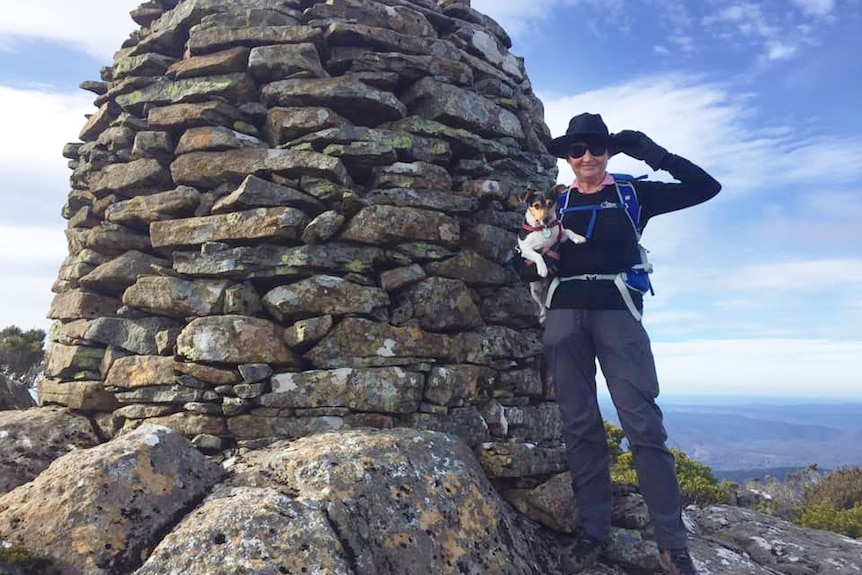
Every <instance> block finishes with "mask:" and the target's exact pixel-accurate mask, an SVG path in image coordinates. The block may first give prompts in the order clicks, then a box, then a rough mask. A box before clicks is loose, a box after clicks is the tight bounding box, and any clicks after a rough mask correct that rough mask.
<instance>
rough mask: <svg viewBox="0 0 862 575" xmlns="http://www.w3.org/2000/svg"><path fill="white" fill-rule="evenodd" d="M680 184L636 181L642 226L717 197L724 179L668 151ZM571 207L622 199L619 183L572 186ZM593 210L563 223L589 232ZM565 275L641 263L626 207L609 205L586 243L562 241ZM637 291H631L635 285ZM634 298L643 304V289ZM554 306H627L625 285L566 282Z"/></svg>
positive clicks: (667, 164)
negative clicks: (589, 190) (593, 188)
mask: <svg viewBox="0 0 862 575" xmlns="http://www.w3.org/2000/svg"><path fill="white" fill-rule="evenodd" d="M660 167H661V169H663V170H666V171H667V172H669V173H670V175H672V176H673V177H674V178H675V179H677V180H678V183H666V182H651V181H644V180H639V181H635V182H633V185H634V187H635V191H636V193H637V196H638V202H639V204H640V207H641V226H642V227H643V226H645V225H646V223H647V222H648V221H649V219H650V218H652V217H653V216H657V215H659V214H666V213H668V212H673V211H676V210H681V209H683V208H688V207H691V206H695V205H697V204H700V203H703V202H705V201H706V200H708V199H710V198H712V197H714V196H715V195H716V194H718V192H719V191H720V190H721V184H719V183H718V181H716V180H715V178H713V177H712V176H710V175H709V174H707V173H706V172H705V171H704V170H703V169H701V168H700V167H698V166H696V165H695V164H693V163H692V162H690V161H688V160H686V159H685V158H682V157H680V156H676V155H674V154H668V155H667V156H665V158H664V160H662V163H661V166H660ZM569 196H570V197H569V200H568V207H570V208H571V207H574V206H590V205H598V204H601V203H603V202H611V203H619V196H618V195H617V191H616V187H615V186H614V185H606V186H605V187H604V188H602V189H601V190H600V191H599V192H597V193H594V194H582V193H580V192H579V191H578V190H577V188H572V189H570V190H569ZM591 217H592V211H591V210H584V211H575V212H569V213H566V214H564V216H563V225H564V226H565V227H566V228H568V229H570V230H572V231H573V232H575V233H577V234H581V235H586V231H587V227H588V226H589V222H590V218H591ZM559 253H560V261H559V264H558V267H557V275H558V276H559V277H567V276H577V275H581V274H616V273H619V272H622V271H625V270H628V269H629V268H631V267H632V265H634V264H636V263H639V262H640V257H639V254H638V245H637V238H636V235H635V231H634V228H633V227H632V224H631V221H630V220H629V218H628V215H627V213H626V211H625V210H624V209H604V210H598V211H597V212H596V220H595V223H594V227H593V230H592V236H591V237H590V239H589V241H587V242H586V243H584V244H573V243H571V242H564V243H563V244H561V245H560V246H559ZM630 291H631V290H630ZM631 293H632V299H633V300H634V302H635V305H636V306H637V308H638V309H639V310H642V309H643V301H642V296H641V294H640V293H637V292H635V291H632V292H631ZM551 308H585V309H626V304H625V302H624V301H623V299H622V296H621V295H620V292H619V290H618V289H617V287H616V286H615V285H614V283H613V282H612V281H609V280H576V281H567V282H561V283H560V285H559V287H558V288H557V290H556V292H555V293H554V297H553V300H552V302H551Z"/></svg>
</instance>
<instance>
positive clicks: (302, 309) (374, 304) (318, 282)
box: [263, 275, 389, 323]
mask: <svg viewBox="0 0 862 575" xmlns="http://www.w3.org/2000/svg"><path fill="white" fill-rule="evenodd" d="M263 303H264V305H265V306H266V308H267V309H268V310H269V312H270V313H271V314H272V315H273V316H275V317H276V318H277V319H278V320H279V321H281V322H291V323H292V322H293V321H295V320H297V319H301V318H303V317H308V316H309V315H311V316H317V315H323V314H329V315H333V316H339V315H347V314H365V315H374V314H376V313H380V311H381V308H386V307H387V306H388V305H389V296H388V295H387V294H386V292H385V291H384V290H382V289H380V288H377V287H366V286H361V285H358V284H355V283H352V282H349V281H347V280H344V279H342V278H340V277H336V276H328V275H317V276H314V277H311V278H308V279H304V280H301V281H298V282H296V283H292V284H289V285H282V286H278V287H276V288H274V289H272V290H270V291H269V292H267V293H266V294H264V296H263Z"/></svg>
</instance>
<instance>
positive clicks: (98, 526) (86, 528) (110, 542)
mask: <svg viewBox="0 0 862 575" xmlns="http://www.w3.org/2000/svg"><path fill="white" fill-rule="evenodd" d="M116 522H124V520H123V519H121V518H119V517H117V518H116ZM112 523H113V522H112ZM112 527H114V525H109V526H108V529H106V528H105V522H101V521H100V522H98V523H92V524H90V525H82V526H80V527H76V528H74V529H72V532H71V544H72V548H73V549H74V550H75V553H76V554H78V555H80V556H81V557H85V561H86V563H87V565H93V566H95V565H96V560H97V556H96V555H95V553H94V549H95V546H94V542H98V548H99V549H103V550H105V552H106V553H108V554H110V556H111V557H116V556H117V555H120V554H121V553H122V552H123V551H125V550H126V544H127V541H126V536H127V535H128V533H127V530H126V529H119V528H116V529H115V528H112ZM102 560H104V558H102ZM100 562H101V561H100Z"/></svg>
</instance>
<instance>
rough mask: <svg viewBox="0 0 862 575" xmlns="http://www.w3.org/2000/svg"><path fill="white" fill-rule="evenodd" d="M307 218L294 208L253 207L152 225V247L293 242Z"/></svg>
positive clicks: (303, 227)
mask: <svg viewBox="0 0 862 575" xmlns="http://www.w3.org/2000/svg"><path fill="white" fill-rule="evenodd" d="M307 223H308V216H306V215H305V214H304V213H302V212H301V211H299V210H297V209H296V208H256V209H253V210H245V211H242V212H231V213H229V214H217V215H213V216H203V217H198V218H183V219H178V220H168V221H160V222H153V223H152V224H151V225H150V237H151V238H152V242H153V247H157V248H158V247H167V246H192V245H200V244H203V243H206V242H217V241H222V240H251V239H272V238H288V239H297V238H298V237H299V236H300V234H301V233H302V230H303V229H305V226H306V224H307Z"/></svg>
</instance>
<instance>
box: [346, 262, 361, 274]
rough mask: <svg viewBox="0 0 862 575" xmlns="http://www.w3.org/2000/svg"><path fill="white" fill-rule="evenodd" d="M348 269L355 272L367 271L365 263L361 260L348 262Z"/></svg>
mask: <svg viewBox="0 0 862 575" xmlns="http://www.w3.org/2000/svg"><path fill="white" fill-rule="evenodd" d="M347 269H348V270H349V271H351V272H353V273H355V274H359V273H362V272H363V271H365V264H364V263H362V262H361V261H359V260H353V261H351V262H350V263H348V264H347Z"/></svg>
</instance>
